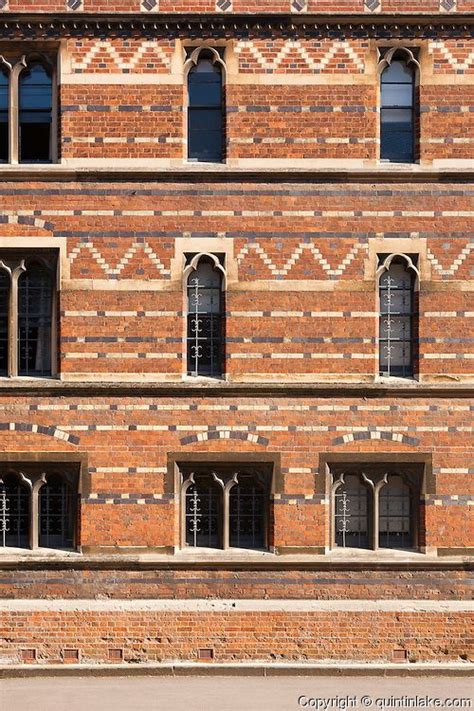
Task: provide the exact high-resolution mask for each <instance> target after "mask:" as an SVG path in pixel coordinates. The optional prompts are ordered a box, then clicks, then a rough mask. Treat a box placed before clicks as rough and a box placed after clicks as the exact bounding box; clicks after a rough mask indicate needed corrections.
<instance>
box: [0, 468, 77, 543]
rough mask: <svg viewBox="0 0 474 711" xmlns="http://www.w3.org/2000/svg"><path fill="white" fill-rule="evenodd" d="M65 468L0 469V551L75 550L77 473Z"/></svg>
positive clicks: (73, 469)
mask: <svg viewBox="0 0 474 711" xmlns="http://www.w3.org/2000/svg"><path fill="white" fill-rule="evenodd" d="M68 466H69V465H67V466H66V467H65V469H64V470H63V471H59V470H58V467H57V465H55V464H48V463H45V464H44V465H42V466H41V468H38V467H37V466H36V465H31V464H24V465H21V466H17V467H14V466H12V465H6V464H4V465H3V470H2V467H1V466H0V547H3V548H5V547H12V548H37V547H38V546H40V547H45V548H57V549H71V548H73V547H74V546H75V538H76V516H77V496H76V495H75V494H74V492H77V489H78V472H77V471H76V468H75V467H69V468H68ZM34 511H36V512H37V515H36V517H33V518H32V516H31V513H32V512H34Z"/></svg>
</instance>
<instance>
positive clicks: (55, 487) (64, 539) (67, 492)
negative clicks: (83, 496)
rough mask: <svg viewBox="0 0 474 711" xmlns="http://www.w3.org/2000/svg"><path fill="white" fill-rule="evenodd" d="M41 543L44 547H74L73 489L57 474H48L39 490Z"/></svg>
mask: <svg viewBox="0 0 474 711" xmlns="http://www.w3.org/2000/svg"><path fill="white" fill-rule="evenodd" d="M39 545H40V546H41V547H44V548H72V547H73V545H74V502H73V497H72V491H71V487H70V486H69V484H68V483H67V482H66V481H65V479H64V478H63V477H61V476H59V475H57V474H56V475H55V474H53V475H51V476H48V478H47V481H46V484H43V486H42V487H41V489H40V490H39Z"/></svg>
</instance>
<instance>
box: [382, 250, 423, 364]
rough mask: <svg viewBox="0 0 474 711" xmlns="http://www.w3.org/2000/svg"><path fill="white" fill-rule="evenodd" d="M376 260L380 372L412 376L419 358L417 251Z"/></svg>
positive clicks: (383, 256)
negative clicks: (377, 265) (378, 264)
mask: <svg viewBox="0 0 474 711" xmlns="http://www.w3.org/2000/svg"><path fill="white" fill-rule="evenodd" d="M379 263H380V266H379V272H378V273H379V374H380V375H382V376H389V377H401V378H411V377H413V376H414V375H415V374H416V365H417V360H418V352H417V346H418V293H417V291H416V288H415V286H416V281H417V276H418V271H417V268H416V255H389V256H387V255H381V256H380V257H379Z"/></svg>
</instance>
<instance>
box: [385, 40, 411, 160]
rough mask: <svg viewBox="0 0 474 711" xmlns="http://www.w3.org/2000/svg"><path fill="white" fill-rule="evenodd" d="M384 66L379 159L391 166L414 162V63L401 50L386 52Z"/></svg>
mask: <svg viewBox="0 0 474 711" xmlns="http://www.w3.org/2000/svg"><path fill="white" fill-rule="evenodd" d="M410 56H412V55H411V53H409V57H410ZM407 60H408V61H407ZM383 61H384V60H383ZM385 64H387V66H386V67H385V69H383V71H382V75H381V79H380V83H381V104H380V158H381V159H382V160H388V161H391V162H393V163H413V162H414V160H415V129H416V115H415V80H416V64H414V63H412V62H411V61H410V59H409V58H408V57H407V56H406V53H405V51H404V50H402V51H397V52H395V51H393V50H391V51H389V52H388V53H387V55H386V59H385Z"/></svg>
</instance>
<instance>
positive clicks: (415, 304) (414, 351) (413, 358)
mask: <svg viewBox="0 0 474 711" xmlns="http://www.w3.org/2000/svg"><path fill="white" fill-rule="evenodd" d="M419 260H420V255H419V254H406V253H404V252H391V253H389V254H388V255H385V253H383V254H380V253H378V254H377V268H376V273H375V284H376V289H377V294H376V306H377V315H376V318H377V324H376V333H377V338H376V343H377V352H376V368H377V370H376V377H378V378H405V379H407V380H413V379H416V378H417V377H418V372H419V292H420V270H419V266H418V265H419ZM394 261H395V263H397V262H398V261H402V262H405V265H406V266H405V269H406V271H411V272H412V273H413V277H412V288H411V300H412V304H411V312H410V314H407V315H408V316H409V318H410V367H409V371H410V373H409V374H406V375H398V374H395V375H393V374H391V373H390V372H387V373H382V372H381V357H380V356H381V348H382V345H383V343H385V342H386V341H388V339H385V338H384V339H383V343H382V340H381V336H380V334H381V328H380V324H381V320H382V317H383V313H384V312H382V304H381V298H380V295H381V284H380V282H381V278H382V276H383V275H384V274H385V273H386V272H388V271H389V270H390V267H391V265H392V263H393V262H394Z"/></svg>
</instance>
